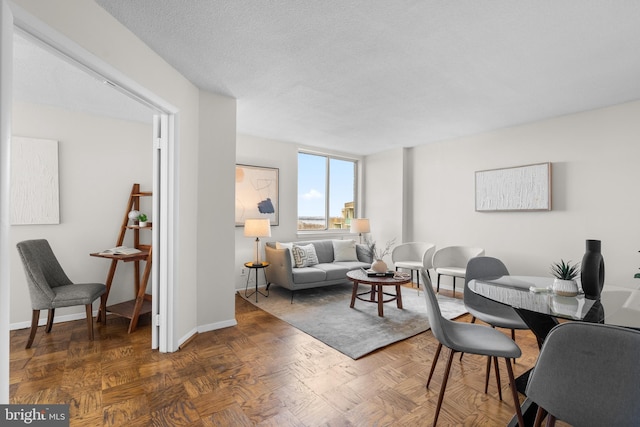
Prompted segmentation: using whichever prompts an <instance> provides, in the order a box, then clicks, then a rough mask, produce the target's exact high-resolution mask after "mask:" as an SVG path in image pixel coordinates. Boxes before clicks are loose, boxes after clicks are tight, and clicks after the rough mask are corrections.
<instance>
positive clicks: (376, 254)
mask: <svg viewBox="0 0 640 427" xmlns="http://www.w3.org/2000/svg"><path fill="white" fill-rule="evenodd" d="M395 242H396V239H395V238H393V239H391V240H389V241H388V242H387V244H386V245H385V247H384V250H380V249H379V248H377V247H376V242H374V241H371V240H368V239H366V240H365V243H366V244H367V247H368V248H369V254H371V258H372V259H373V263H372V264H371V269H372V270H373V271H375V272H376V273H386V272H387V263H386V262H384V260H383V258H384V257H385V256H387V255H389V254H390V253H391V247H392V246H393V245H394V243H395Z"/></svg>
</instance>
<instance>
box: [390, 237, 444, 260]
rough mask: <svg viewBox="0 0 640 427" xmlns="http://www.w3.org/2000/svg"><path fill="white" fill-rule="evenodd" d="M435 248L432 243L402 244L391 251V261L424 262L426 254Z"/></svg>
mask: <svg viewBox="0 0 640 427" xmlns="http://www.w3.org/2000/svg"><path fill="white" fill-rule="evenodd" d="M431 248H435V245H434V244H432V243H426V242H408V243H402V244H400V245H398V246H396V247H395V248H393V251H391V261H393V262H396V261H416V262H422V259H423V257H424V254H425V252H427V251H429V250H430V249H431Z"/></svg>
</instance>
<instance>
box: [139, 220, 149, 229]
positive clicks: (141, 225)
mask: <svg viewBox="0 0 640 427" xmlns="http://www.w3.org/2000/svg"><path fill="white" fill-rule="evenodd" d="M138 226H139V227H140V228H142V227H146V226H147V221H139V222H138Z"/></svg>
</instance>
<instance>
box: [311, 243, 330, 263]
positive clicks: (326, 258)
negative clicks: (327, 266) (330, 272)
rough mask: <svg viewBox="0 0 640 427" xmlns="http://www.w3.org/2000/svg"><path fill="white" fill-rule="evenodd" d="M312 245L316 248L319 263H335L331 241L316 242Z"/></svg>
mask: <svg viewBox="0 0 640 427" xmlns="http://www.w3.org/2000/svg"><path fill="white" fill-rule="evenodd" d="M311 243H312V244H313V246H315V248H316V254H317V255H318V263H320V264H324V263H326V262H333V243H331V240H314V241H312V242H311Z"/></svg>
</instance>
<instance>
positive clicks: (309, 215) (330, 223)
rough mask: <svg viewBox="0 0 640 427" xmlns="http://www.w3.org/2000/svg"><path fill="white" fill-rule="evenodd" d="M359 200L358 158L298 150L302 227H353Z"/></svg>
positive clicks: (326, 228) (328, 228)
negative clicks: (352, 219) (348, 158)
mask: <svg viewBox="0 0 640 427" xmlns="http://www.w3.org/2000/svg"><path fill="white" fill-rule="evenodd" d="M355 200H356V162H355V161H353V160H347V159H341V158H337V157H331V156H323V155H319V154H311V153H303V152H300V153H298V230H301V231H313V230H330V229H349V227H350V226H351V218H353V217H354V215H355Z"/></svg>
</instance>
